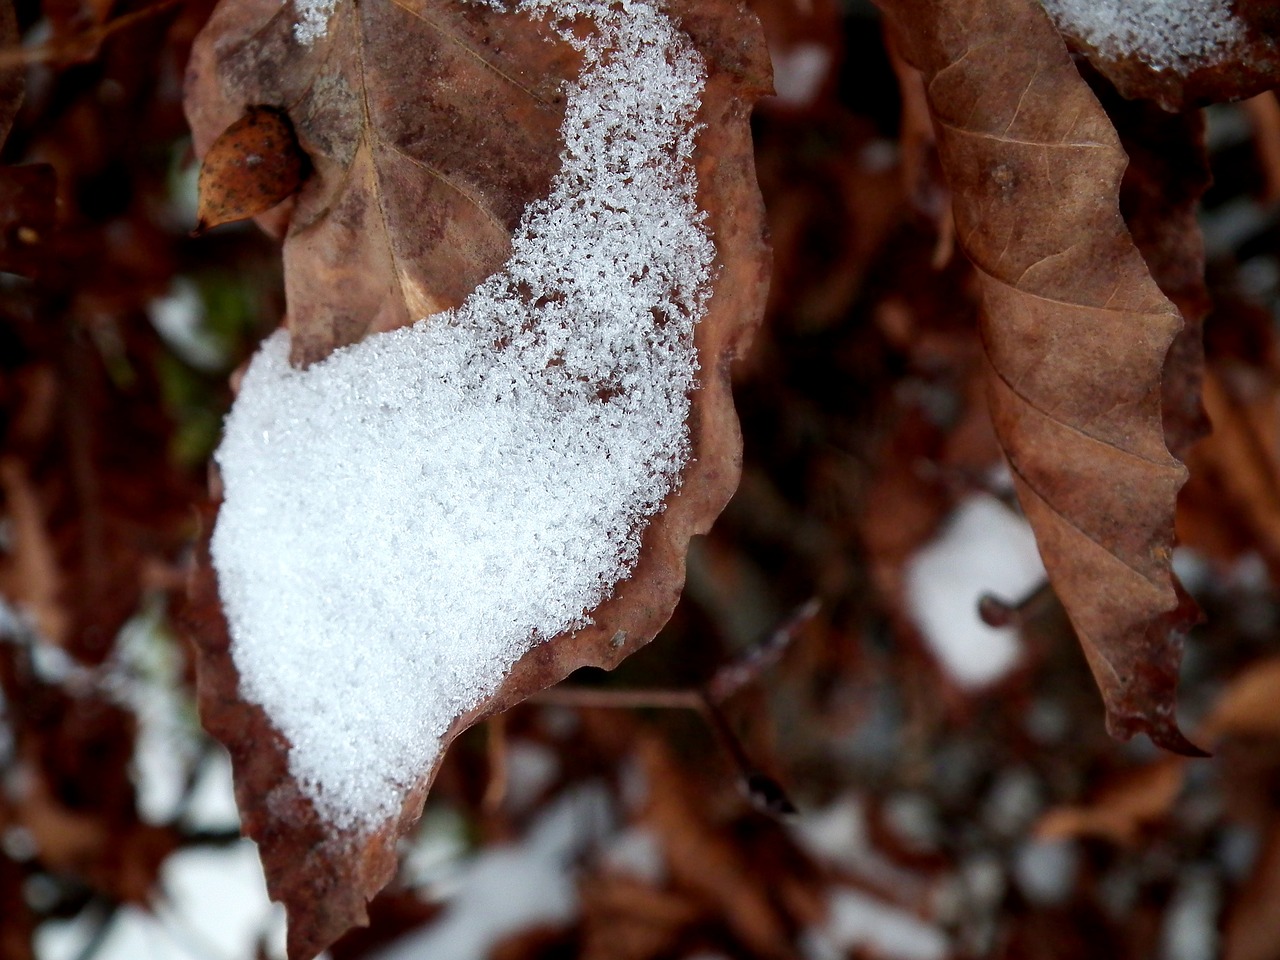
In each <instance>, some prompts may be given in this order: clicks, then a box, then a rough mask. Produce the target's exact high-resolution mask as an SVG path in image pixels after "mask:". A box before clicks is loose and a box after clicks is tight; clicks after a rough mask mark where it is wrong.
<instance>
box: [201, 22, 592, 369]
mask: <svg viewBox="0 0 1280 960" xmlns="http://www.w3.org/2000/svg"><path fill="white" fill-rule="evenodd" d="M294 18H295V15H294V7H292V6H290V5H281V4H279V3H277V2H275V0H242V2H239V3H227V2H224V3H222V4H220V5H219V6H218V8H217V9H216V10H215V11H214V13H213V16H212V17H211V19H210V21H209V24H208V26H207V27H206V28H205V30H204V32H203V33H202V34H201V35H200V37H199V38H198V39H197V41H196V43H195V45H194V47H193V49H192V55H191V62H190V65H189V67H188V70H187V89H188V93H187V98H186V108H187V116H188V119H189V120H190V123H191V129H192V134H193V137H194V141H195V148H196V153H197V155H199V156H204V155H205V154H206V153H207V151H208V150H209V149H210V145H211V144H212V143H213V141H214V139H215V138H216V137H217V136H219V135H220V134H221V133H222V131H223V130H225V129H226V128H227V127H228V126H229V125H230V124H231V123H232V122H234V121H235V120H236V119H237V118H239V117H240V116H241V115H242V114H243V113H244V111H245V108H246V107H248V106H249V105H251V104H259V105H268V106H273V107H276V108H278V109H279V110H280V111H281V113H282V114H284V115H286V116H287V117H288V118H289V120H290V121H291V122H292V125H293V128H294V130H295V132H296V134H297V137H298V142H299V144H300V145H301V147H302V149H303V151H304V152H305V153H306V154H307V156H308V157H309V158H310V159H311V163H312V165H313V167H314V174H313V175H312V176H311V177H310V178H308V180H307V183H306V184H305V185H304V187H303V189H302V190H301V191H300V192H299V194H298V196H297V203H296V206H295V207H294V209H293V211H292V214H291V219H290V222H289V225H288V234H287V236H286V237H285V244H284V260H285V292H286V295H287V297H288V301H289V316H288V324H289V330H290V333H291V334H292V351H293V353H292V356H293V359H294V360H295V361H296V362H301V363H310V362H312V361H315V360H318V359H319V358H321V357H324V356H327V355H328V354H329V353H330V351H332V350H333V348H334V347H336V346H341V345H343V344H348V343H353V342H355V341H357V340H359V339H360V338H361V337H362V336H363V335H364V334H365V333H367V332H370V331H382V330H391V329H394V328H396V327H401V326H405V325H406V324H408V323H410V322H412V321H414V320H417V319H418V318H420V317H424V316H429V315H430V314H433V313H436V312H438V311H440V310H443V309H445V308H448V307H455V306H457V305H458V304H460V303H461V302H462V300H463V298H465V297H466V295H467V294H468V293H470V292H471V291H472V290H473V289H475V287H476V286H477V285H478V284H479V283H480V281H481V280H483V279H484V278H485V277H487V276H489V275H490V274H491V273H493V272H494V271H495V270H497V269H498V267H499V266H500V265H501V264H502V263H503V262H504V261H505V260H506V258H507V256H508V254H509V252H510V237H511V233H512V231H513V230H514V229H515V227H516V225H517V224H518V222H519V219H520V215H521V213H522V212H523V210H524V208H525V205H526V204H527V203H528V201H529V200H531V199H533V198H534V197H540V196H545V195H546V193H547V191H548V189H549V185H550V181H551V177H552V175H553V174H554V172H555V170H556V166H557V155H558V151H557V150H556V149H551V147H552V146H553V145H554V144H555V143H556V142H557V134H558V131H559V128H560V122H561V120H562V119H563V113H564V95H563V93H562V92H561V89H560V85H561V83H562V82H563V80H564V78H566V77H569V76H573V75H574V72H575V71H576V69H577V66H578V57H577V54H576V53H575V52H574V51H573V50H571V49H570V48H569V47H568V45H567V44H565V43H563V42H561V41H559V40H558V39H556V38H554V36H553V35H550V34H549V33H548V31H546V30H539V29H533V28H531V25H530V24H529V22H528V21H527V20H526V19H525V18H523V17H518V16H517V17H513V16H512V15H510V14H504V13H502V12H500V11H497V10H494V9H492V8H490V7H487V6H485V5H482V4H458V3H447V2H440V0H418V2H412V3H399V2H393V0H375V2H373V3H363V4H356V3H353V2H340V3H338V4H337V6H336V8H335V9H334V12H333V14H332V17H331V20H330V22H329V25H328V30H327V32H326V33H325V35H324V36H323V37H319V38H317V39H316V40H314V41H313V43H312V44H311V45H308V44H306V43H303V42H301V41H299V40H298V38H297V36H296V35H295V25H294ZM338 290H341V291H342V295H341V296H335V295H334V292H335V291H338Z"/></svg>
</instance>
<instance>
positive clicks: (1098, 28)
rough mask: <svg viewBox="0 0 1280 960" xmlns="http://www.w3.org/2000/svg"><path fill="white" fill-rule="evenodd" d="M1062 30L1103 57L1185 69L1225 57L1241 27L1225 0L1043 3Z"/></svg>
mask: <svg viewBox="0 0 1280 960" xmlns="http://www.w3.org/2000/svg"><path fill="white" fill-rule="evenodd" d="M1043 2H1044V6H1045V9H1047V10H1048V11H1049V13H1050V15H1052V17H1053V18H1054V20H1055V21H1057V23H1058V25H1059V27H1061V28H1062V29H1063V30H1064V31H1066V32H1068V33H1070V34H1072V35H1075V36H1079V37H1081V38H1082V39H1083V40H1085V41H1086V42H1087V43H1089V44H1091V45H1092V46H1094V47H1096V48H1097V49H1098V50H1099V51H1100V52H1102V53H1103V54H1104V55H1106V56H1111V57H1124V56H1133V57H1136V58H1137V59H1138V60H1140V61H1142V62H1143V63H1146V64H1148V65H1150V66H1151V67H1153V68H1155V69H1156V70H1186V69H1189V68H1195V67H1199V66H1204V65H1206V64H1210V63H1213V62H1215V61H1217V60H1220V59H1222V58H1223V57H1225V56H1229V55H1230V54H1231V53H1232V50H1233V48H1234V47H1235V45H1236V44H1237V43H1239V42H1240V40H1241V38H1242V35H1243V25H1242V24H1241V23H1240V21H1238V20H1237V19H1236V17H1235V15H1234V14H1233V13H1232V10H1231V4H1229V3H1227V2H1226V0H1043Z"/></svg>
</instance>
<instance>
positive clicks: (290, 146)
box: [196, 106, 306, 233]
mask: <svg viewBox="0 0 1280 960" xmlns="http://www.w3.org/2000/svg"><path fill="white" fill-rule="evenodd" d="M305 162H306V158H305V157H304V156H303V154H302V150H301V148H300V147H299V146H298V138H297V137H295V136H294V135H293V127H292V125H291V124H290V123H289V118H288V117H286V116H285V115H284V114H282V113H280V112H279V111H278V110H273V109H272V108H270V107H258V106H255V107H250V108H249V109H248V111H246V112H245V115H244V116H243V117H241V118H240V119H239V120H237V121H236V122H235V123H233V124H231V126H229V127H227V129H226V130H225V131H223V133H222V135H221V136H220V137H218V139H217V140H215V141H214V142H213V144H212V145H211V146H210V147H209V152H208V153H206V154H205V155H204V162H203V163H202V164H201V166H200V183H199V191H200V200H199V207H198V220H197V223H196V233H203V232H204V231H205V230H208V229H210V228H211V227H216V226H219V225H221V224H224V223H232V222H234V221H236V220H247V219H249V218H250V217H255V216H257V215H258V214H260V213H265V212H266V211H268V210H270V209H271V208H272V207H274V206H275V205H276V204H278V203H280V202H282V201H283V200H285V199H286V198H287V197H289V196H291V195H292V194H293V192H294V191H295V190H297V189H298V184H299V183H301V182H302V175H303V168H304V166H305Z"/></svg>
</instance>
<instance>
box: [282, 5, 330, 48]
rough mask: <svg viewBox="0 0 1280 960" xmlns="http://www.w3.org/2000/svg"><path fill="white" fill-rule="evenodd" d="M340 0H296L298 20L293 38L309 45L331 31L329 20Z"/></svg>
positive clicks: (295, 7) (305, 45)
mask: <svg viewBox="0 0 1280 960" xmlns="http://www.w3.org/2000/svg"><path fill="white" fill-rule="evenodd" d="M337 5H338V0H294V9H295V10H297V12H298V20H297V22H296V23H294V25H293V38H294V39H295V40H297V41H298V42H299V43H300V44H302V45H303V46H304V47H309V46H311V45H312V44H313V43H315V42H316V41H317V40H319V39H320V38H321V37H323V36H324V35H325V34H326V33H328V32H329V20H330V19H331V18H332V17H333V8H334V7H336V6H337Z"/></svg>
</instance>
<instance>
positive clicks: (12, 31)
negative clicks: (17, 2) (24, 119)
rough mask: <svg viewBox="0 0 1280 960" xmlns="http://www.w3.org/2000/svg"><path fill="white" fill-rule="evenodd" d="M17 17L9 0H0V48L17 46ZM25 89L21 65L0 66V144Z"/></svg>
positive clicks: (2, 143) (2, 142) (3, 139)
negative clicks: (0, 0) (1, 0)
mask: <svg viewBox="0 0 1280 960" xmlns="http://www.w3.org/2000/svg"><path fill="white" fill-rule="evenodd" d="M20 39H21V38H20V36H19V35H18V17H17V15H16V14H15V13H14V11H13V3H12V2H11V0H3V2H0V50H4V49H8V48H10V47H16V46H18V43H19V41H20ZM25 90H26V71H25V70H23V69H22V68H21V67H15V66H9V67H0V146H4V142H5V140H6V139H7V138H8V136H9V128H10V127H12V126H13V119H14V117H16V116H17V115H18V108H19V107H20V106H22V95H23V93H24V91H25Z"/></svg>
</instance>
